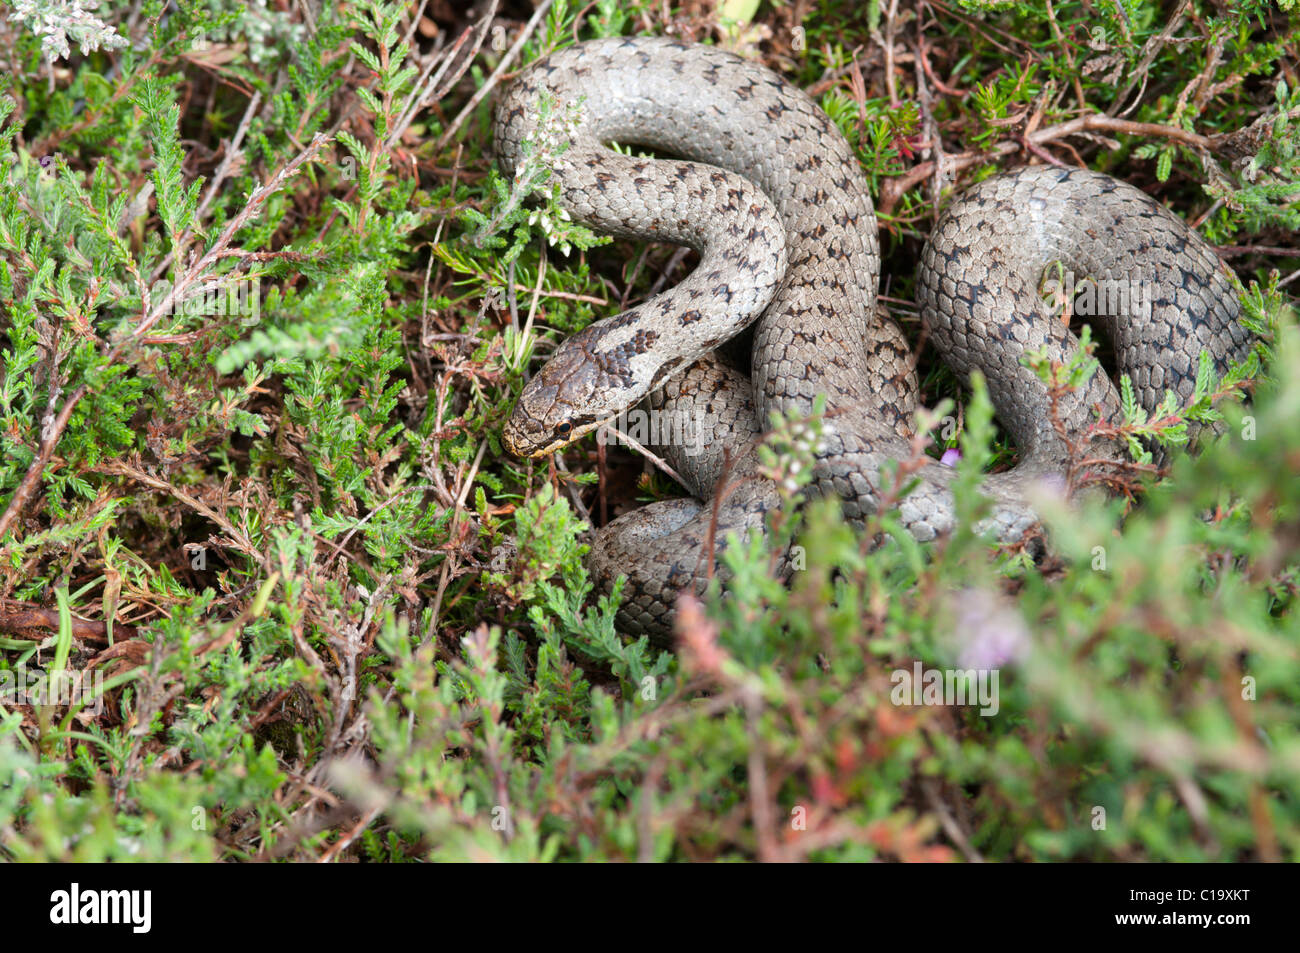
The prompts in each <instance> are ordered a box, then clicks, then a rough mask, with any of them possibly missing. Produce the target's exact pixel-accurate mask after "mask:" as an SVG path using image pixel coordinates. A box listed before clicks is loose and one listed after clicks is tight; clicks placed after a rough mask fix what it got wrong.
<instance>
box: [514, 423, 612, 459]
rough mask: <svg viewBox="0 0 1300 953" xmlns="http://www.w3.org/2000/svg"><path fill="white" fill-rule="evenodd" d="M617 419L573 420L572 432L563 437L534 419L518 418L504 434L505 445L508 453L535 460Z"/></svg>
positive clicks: (561, 448)
mask: <svg viewBox="0 0 1300 953" xmlns="http://www.w3.org/2000/svg"><path fill="white" fill-rule="evenodd" d="M617 416H618V415H617V414H611V415H610V416H608V417H585V418H580V419H578V420H573V421H570V423H571V425H572V426H571V429H570V430H569V431H568V432H567V433H565V434H563V435H561V434H559V433H557V432H556V431H555V429H554V428H549V427H547V426H546V425H545V424H543V423H541V422H540V421H538V420H536V419H534V418H532V417H528V418H524V419H523V420H521V419H520V418H519V417H518V416H514V417H511V418H510V419H509V420H507V421H506V425H505V428H504V429H503V430H502V432H501V445H502V446H503V447H505V449H506V452H507V453H509V454H511V455H512V456H515V457H518V458H519V459H521V460H535V459H537V458H538V457H545V456H548V455H550V454H552V453H555V452H556V451H557V450H563V449H564V448H565V447H567V446H568V445H569V444H571V443H573V442H574V441H575V440H578V439H579V438H581V437H585V436H586V435H587V434H589V433H591V432H592V431H593V430H596V429H597V428H599V427H601V426H602V425H604V424H607V423H611V422H613V421H614V420H615V419H616V418H617Z"/></svg>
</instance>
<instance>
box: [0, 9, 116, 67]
mask: <svg viewBox="0 0 1300 953" xmlns="http://www.w3.org/2000/svg"><path fill="white" fill-rule="evenodd" d="M13 6H14V12H13V13H11V14H9V19H10V20H21V21H23V22H24V23H25V24H27V28H28V29H29V30H31V31H32V32H33V33H34V34H36V35H37V36H39V37H40V38H41V50H42V52H44V54H45V58H46V59H47V60H49V61H50V62H51V63H52V62H54V61H55V60H57V59H59V58H61V57H66V56H67V55H68V54H69V52H70V49H69V47H68V39H69V38H71V39H73V40H75V41H76V43H77V45H78V46H80V47H81V52H82V53H83V54H85V53H93V52H94V51H95V50H98V49H99V48H101V47H103V48H104V49H106V50H116V49H121V48H122V47H124V46H126V42H127V41H126V38H125V37H122V36H118V35H117V33H116V32H114V30H113V28H112V27H110V26H108V25H107V24H105V23H104V21H103V20H101V19H99V17H97V16H95V13H94V11H95V10H97V9H98V8H99V0H14V4H13Z"/></svg>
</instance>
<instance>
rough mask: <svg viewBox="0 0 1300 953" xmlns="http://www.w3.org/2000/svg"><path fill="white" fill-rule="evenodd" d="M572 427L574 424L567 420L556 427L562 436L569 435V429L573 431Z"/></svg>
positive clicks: (556, 430)
mask: <svg viewBox="0 0 1300 953" xmlns="http://www.w3.org/2000/svg"><path fill="white" fill-rule="evenodd" d="M572 429H573V424H571V423H569V422H568V421H567V420H566V421H565V422H564V423H562V424H560V425H559V426H558V427H556V428H555V432H556V433H557V434H559V435H560V436H561V437H567V436H568V435H569V431H571V430H572Z"/></svg>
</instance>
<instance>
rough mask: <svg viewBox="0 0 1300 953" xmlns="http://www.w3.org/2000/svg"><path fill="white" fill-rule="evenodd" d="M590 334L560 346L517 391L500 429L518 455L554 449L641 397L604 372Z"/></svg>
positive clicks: (508, 445)
mask: <svg viewBox="0 0 1300 953" xmlns="http://www.w3.org/2000/svg"><path fill="white" fill-rule="evenodd" d="M588 330H589V331H590V330H591V329H590V328H589V329H588ZM586 337H587V335H586V333H585V332H584V333H581V334H578V335H576V336H575V337H573V338H570V339H569V340H568V341H565V342H564V344H562V345H560V347H559V348H558V349H557V350H556V352H555V354H554V356H553V357H552V358H551V359H550V360H549V361H548V362H547V363H546V364H545V366H543V367H542V369H541V370H540V371H538V372H537V374H536V376H534V377H533V379H532V380H531V381H529V382H528V385H527V386H526V387H525V388H524V392H523V393H522V394H520V395H519V402H518V403H517V404H515V409H514V412H513V413H511V415H510V419H509V420H507V421H506V425H505V429H504V430H503V432H502V434H501V439H502V443H503V444H504V445H505V448H506V450H508V451H509V452H510V453H512V454H514V455H515V456H516V457H540V456H545V455H546V454H548V453H553V452H554V451H556V450H559V449H560V448H562V447H565V446H567V445H568V444H570V443H572V442H573V441H575V440H577V439H578V438H579V437H581V436H582V435H583V434H587V433H590V432H591V431H593V430H595V429H596V428H597V427H599V426H600V425H601V424H603V423H605V422H606V421H608V420H610V419H611V418H613V417H615V416H617V415H618V413H619V412H620V411H622V410H626V409H627V408H628V407H630V406H631V405H632V404H634V403H635V402H636V400H638V399H639V396H640V395H631V396H630V392H629V391H626V390H623V389H621V388H620V387H619V386H617V381H615V382H613V383H611V382H610V381H609V379H608V377H607V375H605V374H603V373H601V371H600V369H599V368H598V367H597V366H596V365H595V363H594V362H593V360H592V358H591V356H590V354H589V353H588V352H587V350H586V348H585V347H584V344H585V339H586Z"/></svg>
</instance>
